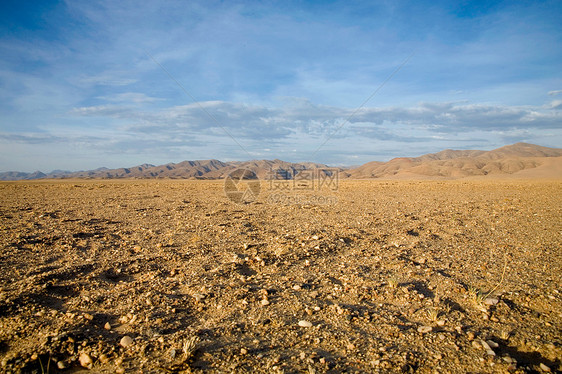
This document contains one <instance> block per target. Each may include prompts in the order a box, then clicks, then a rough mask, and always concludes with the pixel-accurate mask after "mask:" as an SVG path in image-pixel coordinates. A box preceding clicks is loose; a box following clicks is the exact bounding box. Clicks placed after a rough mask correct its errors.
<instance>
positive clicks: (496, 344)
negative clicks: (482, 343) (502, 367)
mask: <svg viewBox="0 0 562 374" xmlns="http://www.w3.org/2000/svg"><path fill="white" fill-rule="evenodd" d="M486 343H488V345H489V346H490V347H491V348H498V347H499V344H498V343H496V342H495V341H493V340H486Z"/></svg>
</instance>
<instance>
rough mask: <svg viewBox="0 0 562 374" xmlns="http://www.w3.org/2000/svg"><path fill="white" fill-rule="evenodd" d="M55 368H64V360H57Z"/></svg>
mask: <svg viewBox="0 0 562 374" xmlns="http://www.w3.org/2000/svg"><path fill="white" fill-rule="evenodd" d="M57 368H58V369H60V370H62V369H66V364H65V363H64V361H58V362H57Z"/></svg>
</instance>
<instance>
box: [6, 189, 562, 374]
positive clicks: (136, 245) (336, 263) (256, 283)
mask: <svg viewBox="0 0 562 374" xmlns="http://www.w3.org/2000/svg"><path fill="white" fill-rule="evenodd" d="M261 187H262V188H261V193H260V195H259V197H258V199H257V201H256V202H253V203H251V204H235V203H233V202H231V201H229V199H227V197H226V196H225V193H224V191H223V182H221V181H165V180H147V181H143V180H131V181H99V180H98V181H84V180H75V181H40V182H13V183H8V182H6V183H1V184H0V229H1V237H0V267H1V272H0V359H1V367H0V370H1V371H2V372H6V373H10V372H37V373H41V372H45V373H46V372H49V373H55V372H96V373H97V372H100V373H102V372H103V373H114V372H118V373H119V372H121V373H123V372H127V373H128V372H131V373H134V372H153V373H174V372H203V371H204V372H217V373H230V372H233V373H282V372H284V373H340V372H348V373H351V372H361V373H363V372H381V373H387V372H391V373H393V372H397V373H434V372H437V373H467V372H472V373H508V372H512V373H524V372H547V371H549V370H550V371H552V372H556V371H560V370H562V288H561V286H562V280H561V274H562V250H561V248H562V246H561V243H562V218H561V217H562V193H561V191H562V181H560V180H558V181H416V182H408V181H340V182H339V186H338V188H337V190H336V191H332V190H329V189H328V190H327V191H325V190H318V191H317V190H315V191H305V192H302V191H295V190H294V189H293V188H294V187H293V186H289V185H288V186H286V187H287V188H289V191H288V192H283V193H284V194H286V195H281V194H279V192H280V191H283V190H282V187H283V186H277V185H276V186H275V188H278V189H276V190H272V188H274V187H272V186H271V185H269V186H268V185H267V184H265V183H264V184H263V185H262V186H261Z"/></svg>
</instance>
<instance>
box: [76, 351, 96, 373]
mask: <svg viewBox="0 0 562 374" xmlns="http://www.w3.org/2000/svg"><path fill="white" fill-rule="evenodd" d="M78 361H79V362H80V366H82V367H85V368H88V369H90V368H91V367H92V365H93V364H94V362H93V361H92V358H91V357H90V355H89V354H87V353H81V354H80V357H79V358H78Z"/></svg>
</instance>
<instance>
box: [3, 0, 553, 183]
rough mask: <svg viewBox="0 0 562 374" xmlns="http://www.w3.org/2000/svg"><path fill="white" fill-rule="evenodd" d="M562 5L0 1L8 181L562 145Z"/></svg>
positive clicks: (347, 162) (349, 162) (339, 163)
mask: <svg viewBox="0 0 562 374" xmlns="http://www.w3.org/2000/svg"><path fill="white" fill-rule="evenodd" d="M561 23H562V2H560V1H505V2H502V1H499V2H494V1H462V0H460V1H439V0H437V1H436V0H431V1H424V0H414V1H400V0H393V1H347V0H346V1H292V0H285V1H254V2H252V1H224V2H222V1H213V0H205V1H150V0H147V1H142V2H138V1H132V0H131V1H128V0H123V1H114V0H109V1H105V0H101V1H80V0H73V1H25V2H24V1H20V0H16V1H14V0H2V1H1V2H0V171H8V170H18V171H26V172H30V171H35V170H41V171H44V172H48V171H51V170H54V169H60V170H73V171H74V170H88V169H94V168H97V167H102V166H104V167H109V168H116V167H128V166H134V165H139V164H143V163H151V164H156V165H158V164H164V163H168V162H180V161H183V160H198V159H212V158H214V159H219V160H222V161H231V160H250V159H276V158H278V159H282V160H285V161H292V162H301V161H315V162H320V163H325V164H328V165H332V166H343V165H359V164H363V163H365V162H368V161H374V160H377V161H386V160H389V159H391V158H393V157H399V156H419V155H422V154H425V153H431V152H438V151H440V150H443V149H447V148H452V149H482V150H491V149H494V148H498V147H501V146H504V145H507V144H512V143H516V142H520V141H523V142H529V143H534V144H539V145H543V146H548V147H562V27H560V24H561Z"/></svg>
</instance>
